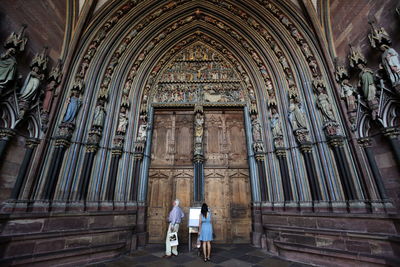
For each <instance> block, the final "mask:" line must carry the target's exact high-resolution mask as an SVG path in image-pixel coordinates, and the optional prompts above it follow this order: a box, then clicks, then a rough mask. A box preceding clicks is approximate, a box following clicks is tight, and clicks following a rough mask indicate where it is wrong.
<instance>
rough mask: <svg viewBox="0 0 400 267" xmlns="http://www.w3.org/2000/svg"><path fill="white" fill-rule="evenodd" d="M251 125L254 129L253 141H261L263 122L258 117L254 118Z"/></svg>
mask: <svg viewBox="0 0 400 267" xmlns="http://www.w3.org/2000/svg"><path fill="white" fill-rule="evenodd" d="M251 126H252V131H253V142H257V141H261V140H262V138H261V123H260V121H259V120H258V118H254V119H253V121H252V122H251Z"/></svg>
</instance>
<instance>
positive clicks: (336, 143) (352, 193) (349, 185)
mask: <svg viewBox="0 0 400 267" xmlns="http://www.w3.org/2000/svg"><path fill="white" fill-rule="evenodd" d="M328 144H329V145H330V147H331V148H332V151H333V154H334V157H335V161H336V166H337V169H338V171H339V177H340V182H341V184H342V188H343V192H344V196H345V199H346V200H356V199H357V192H356V189H355V186H354V183H353V179H352V174H351V173H350V169H349V166H348V163H347V160H346V157H345V154H344V151H343V137H341V136H336V137H332V138H330V140H329V141H328Z"/></svg>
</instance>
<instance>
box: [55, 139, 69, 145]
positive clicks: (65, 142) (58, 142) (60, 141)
mask: <svg viewBox="0 0 400 267" xmlns="http://www.w3.org/2000/svg"><path fill="white" fill-rule="evenodd" d="M70 144H71V142H70V141H69V140H68V139H67V138H63V137H57V139H56V142H55V146H59V147H69V145H70Z"/></svg>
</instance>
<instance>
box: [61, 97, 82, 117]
mask: <svg viewBox="0 0 400 267" xmlns="http://www.w3.org/2000/svg"><path fill="white" fill-rule="evenodd" d="M81 104H82V101H81V99H80V98H79V93H78V92H76V91H72V93H71V96H70V98H69V103H68V107H67V110H66V111H65V114H64V118H63V120H62V122H67V123H71V122H73V121H74V119H75V117H76V115H77V113H78V110H79V108H80V106H81Z"/></svg>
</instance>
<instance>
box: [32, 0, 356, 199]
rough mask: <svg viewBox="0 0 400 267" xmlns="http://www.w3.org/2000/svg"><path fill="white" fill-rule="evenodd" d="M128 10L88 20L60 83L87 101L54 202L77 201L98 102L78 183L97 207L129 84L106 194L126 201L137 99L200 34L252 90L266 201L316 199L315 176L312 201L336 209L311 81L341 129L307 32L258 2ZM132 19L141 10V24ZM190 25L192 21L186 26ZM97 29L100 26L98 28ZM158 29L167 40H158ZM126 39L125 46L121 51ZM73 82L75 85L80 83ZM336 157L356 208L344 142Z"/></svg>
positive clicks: (332, 172) (337, 191)
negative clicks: (295, 111) (100, 121)
mask: <svg viewBox="0 0 400 267" xmlns="http://www.w3.org/2000/svg"><path fill="white" fill-rule="evenodd" d="M134 2H135V1H131V2H129V3H132V4H131V5H130V6H126V5H124V4H123V5H121V6H118V7H117V6H114V8H115V9H114V10H118V11H116V12H114V13H113V12H110V11H108V12H106V10H102V11H99V13H98V14H99V15H98V17H97V18H95V19H94V21H93V23H92V25H91V26H90V27H89V28H88V30H87V32H86V34H85V35H84V38H83V41H82V46H81V47H82V49H81V50H80V51H81V52H80V53H79V54H78V55H77V57H76V60H75V62H74V64H73V68H72V70H71V72H70V74H69V77H68V82H67V88H69V89H72V90H77V91H79V92H82V97H83V99H84V100H85V101H83V104H82V107H81V109H80V111H79V113H78V116H77V119H76V121H85V124H80V125H78V124H76V125H74V128H75V127H76V129H74V130H73V133H72V137H69V138H70V141H72V142H71V144H70V146H69V148H68V150H67V152H66V155H65V160H64V161H63V163H62V166H61V169H60V173H61V175H60V177H59V179H57V183H58V186H57V193H56V198H59V199H67V198H69V199H76V195H77V194H79V187H80V186H81V185H80V180H81V178H82V175H81V174H82V172H84V171H85V166H84V162H85V147H84V146H85V145H86V147H87V146H88V145H90V144H89V143H90V142H88V140H89V139H90V137H91V133H92V132H91V131H92V127H91V125H92V121H93V116H94V113H95V108H94V107H96V105H97V106H98V103H99V101H98V100H101V101H103V102H106V104H105V110H106V118H105V122H104V125H103V129H104V130H103V129H101V132H100V140H99V141H98V150H96V152H97V153H95V154H96V155H95V157H94V160H93V166H92V167H91V168H90V169H89V171H88V172H89V174H88V175H86V176H88V177H89V178H90V183H89V188H90V190H89V194H88V196H89V199H91V200H102V199H104V195H105V193H104V189H105V188H106V185H107V184H108V179H109V177H108V176H109V173H110V171H111V169H112V166H111V165H112V164H111V158H112V154H113V153H114V152H113V149H114V148H113V146H114V145H115V137H116V134H115V132H116V127H117V125H116V122H117V121H118V116H119V105H120V104H121V101H122V100H121V99H122V98H123V88H124V87H125V86H126V84H127V81H128V80H131V81H130V83H131V84H130V85H129V87H130V88H131V92H130V93H129V99H130V101H131V103H130V109H129V112H128V114H127V117H128V120H129V122H130V124H129V127H128V129H127V131H126V133H125V134H124V137H123V140H124V141H125V142H124V144H123V147H122V148H121V150H122V151H123V153H122V154H123V155H122V157H121V160H120V162H119V168H118V170H119V171H118V173H117V176H116V188H117V189H116V191H115V192H116V193H117V194H116V195H114V196H115V200H119V201H124V200H127V199H128V198H129V194H130V193H129V192H128V193H127V192H126V191H123V189H124V190H129V188H130V186H129V185H130V183H131V180H130V178H129V177H131V176H132V172H133V166H132V162H133V160H134V156H135V143H134V141H133V140H135V138H136V134H137V129H138V124H137V123H133V122H137V121H138V119H139V116H140V103H141V99H142V96H143V92H144V91H145V90H146V82H147V81H148V79H149V77H151V75H152V71H153V70H154V68H155V67H156V66H157V61H158V60H159V59H160V58H163V56H164V55H165V53H167V51H169V50H170V49H171V48H172V47H173V46H174V44H176V43H179V42H180V41H181V40H183V39H184V38H187V37H188V36H190V34H193V33H195V32H196V31H200V32H204V34H206V35H209V36H210V37H211V38H212V39H215V40H217V41H218V42H220V43H221V44H223V47H226V49H227V51H231V53H232V54H234V55H235V57H237V60H238V62H239V63H240V65H241V66H243V68H244V71H245V73H247V74H248V77H249V81H250V84H251V85H252V86H253V89H254V91H255V95H256V104H257V105H256V106H257V112H258V116H259V118H260V121H261V124H262V126H263V127H262V129H263V131H262V140H261V141H262V142H263V144H264V147H265V151H264V152H266V157H265V161H264V163H263V166H264V168H265V171H264V174H265V178H264V179H265V180H266V181H267V182H266V187H267V191H268V193H267V196H266V197H265V199H268V201H272V202H277V203H280V202H284V201H285V198H288V196H285V194H288V195H290V196H289V198H291V199H292V200H294V201H297V200H300V201H305V202H307V201H310V200H312V199H314V198H315V196H313V195H312V192H311V190H310V187H311V184H310V183H312V181H311V180H309V177H310V176H315V177H318V181H317V184H316V185H315V186H316V188H317V190H318V191H321V193H320V196H316V197H317V198H318V199H319V200H326V201H328V200H331V201H342V200H344V193H343V185H342V184H341V183H342V182H341V181H340V180H339V178H338V176H339V172H338V168H337V167H336V164H337V163H335V160H334V157H335V156H334V154H333V152H332V151H331V150H330V148H329V145H328V142H327V141H328V140H327V137H326V136H325V134H324V129H325V126H324V125H325V122H324V117H323V114H322V113H321V111H320V109H319V108H318V107H317V105H316V101H317V97H318V93H315V91H314V90H315V88H314V85H313V83H312V81H314V80H317V81H318V80H319V79H320V80H321V81H323V82H322V83H325V87H326V88H325V89H326V95H327V97H328V98H329V99H330V103H331V104H332V107H333V108H332V112H333V113H334V115H335V116H336V120H337V127H338V128H341V125H343V123H342V120H341V117H342V116H341V111H340V110H339V109H338V107H337V105H336V104H335V102H336V101H335V99H336V97H337V96H336V95H335V94H334V92H333V91H332V90H331V88H332V81H331V80H330V78H329V75H328V71H327V68H326V67H325V63H324V60H323V57H322V56H321V55H320V51H319V49H318V48H317V45H316V44H315V43H314V42H313V41H311V40H312V39H313V38H312V33H311V31H310V30H309V29H308V28H307V27H306V26H304V21H301V20H300V21H299V19H298V18H296V17H295V16H293V15H292V14H289V13H288V12H287V11H286V10H285V8H281V7H279V6H278V5H275V4H272V3H270V2H268V1H266V3H262V2H263V1H258V2H259V3H261V4H262V5H259V4H257V1H254V2H252V3H251V4H248V5H247V4H243V3H238V2H237V1H231V2H232V3H233V4H232V5H231V4H224V3H225V2H218V1H177V2H174V1H171V2H168V3H167V4H161V3H157V4H155V3H150V2H148V3H147V2H146V1H145V2H146V3H147V4H146V5H145V4H144V3H139V4H137V3H134ZM178 2H179V4H178ZM110 5H111V4H110ZM144 6H146V9H145V12H143V9H140V8H143V7H144ZM107 7H109V6H108V5H107ZM250 7H251V8H254V7H258V9H257V11H256V12H252V11H251V10H250ZM139 10H141V11H142V12H141V13H140V15H139ZM118 12H119V13H118ZM253 13H254V14H253ZM115 14H117V15H115ZM241 14H242V15H241ZM189 17H191V19H188V18H189ZM185 20H187V21H186V22H185ZM103 21H106V23H104V24H101V22H103ZM179 21H182V22H179ZM177 22H179V23H178V25H174V23H177ZM289 29H291V30H290V31H289ZM164 30H166V34H165V33H164V34H163V31H164ZM162 35H164V36H162ZM161 36H162V37H161ZM126 38H128V41H127V42H126V43H125V44H124V42H125V40H126ZM157 38H158V40H157ZM299 43H301V44H304V43H305V44H307V47H308V50H304V47H303V49H302V48H300V47H299ZM94 45H95V47H94ZM123 46H124V48H123V49H122V48H121V47H123ZM93 47H94V48H93ZM149 47H150V48H149ZM146 49H147V51H146ZM117 54H118V55H117ZM115 55H117V56H115ZM309 60H310V62H311V61H312V60H313V61H312V62H313V64H314V63H315V65H312V67H310V66H311V64H309V62H308V61H309ZM138 63H140V64H138ZM110 70H111V71H110ZM132 72H135V75H134V76H133V77H130V73H132ZM79 75H80V76H79ZM77 77H80V78H79V79H80V80H78V82H77ZM79 82H81V83H79ZM83 85H84V86H83ZM103 85H106V86H103ZM83 88H84V89H83ZM271 92H272V93H271ZM69 95H70V93H69V91H68V90H66V94H65V95H64V99H65V103H66V104H65V106H64V107H63V108H62V109H60V111H59V116H58V117H59V119H58V121H59V123H60V124H61V122H62V118H63V114H64V112H65V109H66V108H67V103H68V99H69ZM292 98H293V99H296V101H298V102H301V103H302V104H303V108H304V112H305V121H306V124H307V127H308V130H309V131H308V134H309V141H310V144H311V147H312V148H314V149H311V150H307V153H308V152H310V154H311V157H309V158H308V160H307V162H305V159H304V158H303V157H302V156H301V155H302V153H303V152H304V151H303V150H302V146H301V145H299V144H298V142H296V141H297V138H298V136H294V135H293V133H292V132H293V131H292V130H293V129H292V127H291V126H290V121H289V119H288V116H289V115H290V114H289V113H290V112H289V111H288V107H289V104H290V103H291V102H290V101H289V99H292ZM271 103H272V104H271ZM103 105H104V104H103ZM271 106H276V109H277V110H278V113H279V123H281V125H282V129H283V131H282V141H283V147H282V148H283V149H282V150H281V151H285V154H286V155H287V157H286V160H287V163H286V164H285V162H281V161H279V159H278V157H279V155H277V153H276V152H277V149H276V147H275V146H274V140H275V139H273V138H272V136H273V134H272V131H271V122H270V118H269V117H270V115H271V113H270V111H271ZM91 107H92V108H91ZM252 108H254V106H252V105H249V109H250V110H251V109H252ZM342 132H343V131H342ZM58 134H59V130H58V129H54V135H55V136H57V135H58ZM55 143H56V142H55ZM344 149H345V157H344V161H345V162H346V163H348V164H349V169H348V171H349V174H350V173H351V174H352V175H351V177H352V178H351V179H353V183H354V184H355V185H354V186H355V187H356V188H354V190H355V191H356V192H354V194H355V198H357V199H362V198H363V197H364V196H363V193H362V190H361V188H360V187H361V186H360V184H359V183H360V182H359V180H358V175H357V169H356V167H355V166H354V161H353V156H352V154H351V151H350V148H349V147H348V145H347V143H346V142H344ZM86 152H87V151H86ZM51 153H52V152H50V155H51ZM51 163H52V161H51V156H50V157H48V158H47V159H46V162H45V166H44V168H43V172H42V176H45V175H46V173H48V172H49V170H50V169H51V165H52V164H51ZM310 164H312V165H313V166H315V168H311V169H314V171H315V173H313V174H311V173H309V172H308V171H309V170H310V168H309V167H310V166H311V165H310ZM282 166H283V167H282ZM307 166H308V167H307ZM285 168H286V169H287V171H286V170H285ZM66 170H68V171H66ZM285 171H286V178H287V180H286V185H287V186H288V188H290V191H291V192H289V193H287V192H284V191H285V190H283V189H282V188H283V180H282V179H281V178H282V175H281V173H282V172H285ZM348 176H349V175H348ZM48 179H49V178H47V180H48ZM45 184H46V178H45V179H42V183H41V186H39V188H40V190H43V188H44V187H45ZM314 189H315V188H314Z"/></svg>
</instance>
